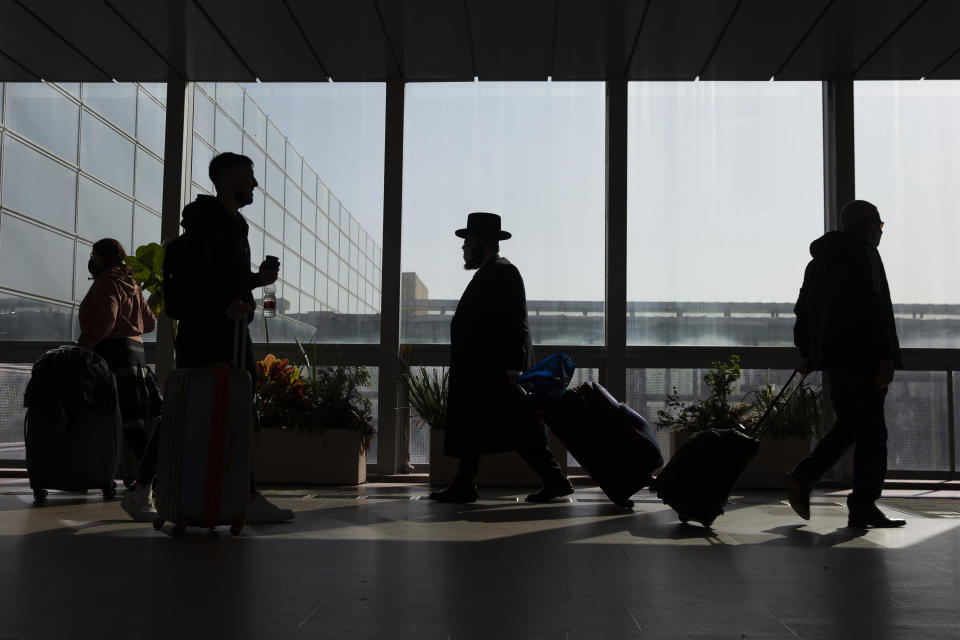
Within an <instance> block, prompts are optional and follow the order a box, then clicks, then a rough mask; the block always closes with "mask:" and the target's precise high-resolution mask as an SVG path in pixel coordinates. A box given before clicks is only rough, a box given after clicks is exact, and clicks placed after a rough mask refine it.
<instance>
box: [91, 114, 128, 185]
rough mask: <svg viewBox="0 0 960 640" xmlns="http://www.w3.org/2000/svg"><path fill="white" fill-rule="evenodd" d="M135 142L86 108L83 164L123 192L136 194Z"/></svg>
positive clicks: (92, 172)
mask: <svg viewBox="0 0 960 640" xmlns="http://www.w3.org/2000/svg"><path fill="white" fill-rule="evenodd" d="M133 157H134V144H133V143H132V142H130V141H129V140H127V139H126V138H124V137H123V136H122V135H120V134H119V133H117V132H116V131H114V130H113V129H111V128H110V127H108V126H107V125H105V124H104V123H103V122H101V121H100V120H99V119H97V118H96V117H94V116H93V115H91V114H89V113H87V112H84V113H83V115H82V117H81V131H80V168H81V169H82V170H84V171H87V172H88V173H91V174H93V175H95V176H97V177H98V178H100V179H101V180H103V181H104V182H107V183H109V184H111V185H113V186H115V187H117V188H118V189H120V190H121V191H123V192H124V193H129V194H133Z"/></svg>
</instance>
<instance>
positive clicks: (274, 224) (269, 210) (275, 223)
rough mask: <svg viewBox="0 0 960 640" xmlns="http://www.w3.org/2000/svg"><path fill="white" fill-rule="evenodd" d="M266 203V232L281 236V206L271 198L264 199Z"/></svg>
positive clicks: (282, 223)
mask: <svg viewBox="0 0 960 640" xmlns="http://www.w3.org/2000/svg"><path fill="white" fill-rule="evenodd" d="M265 205H266V226H265V227H264V228H265V229H266V230H267V232H268V233H270V234H271V235H273V237H275V238H282V237H283V225H284V222H283V219H284V214H283V207H281V206H280V205H278V204H277V203H276V202H274V200H273V198H269V197H268V198H266V199H265ZM274 255H276V254H274Z"/></svg>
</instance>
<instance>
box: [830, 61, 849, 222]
mask: <svg viewBox="0 0 960 640" xmlns="http://www.w3.org/2000/svg"><path fill="white" fill-rule="evenodd" d="M853 127H854V123H853V79H852V78H840V79H837V80H827V81H824V83H823V197H824V203H823V205H824V206H823V214H824V229H825V230H826V231H833V230H835V229H839V228H840V208H841V207H843V205H844V204H845V203H847V202H850V201H851V200H853V199H854V197H855V194H856V184H855V177H856V163H855V160H854V140H853Z"/></svg>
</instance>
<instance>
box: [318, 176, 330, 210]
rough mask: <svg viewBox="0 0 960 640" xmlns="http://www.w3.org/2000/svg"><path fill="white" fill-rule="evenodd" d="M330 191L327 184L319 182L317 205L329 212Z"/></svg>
mask: <svg viewBox="0 0 960 640" xmlns="http://www.w3.org/2000/svg"><path fill="white" fill-rule="evenodd" d="M329 195H330V191H329V190H328V189H327V185H325V184H323V183H322V182H319V181H318V182H317V206H318V207H320V211H323V212H324V213H327V211H328V209H327V207H328V206H329V203H328V198H329Z"/></svg>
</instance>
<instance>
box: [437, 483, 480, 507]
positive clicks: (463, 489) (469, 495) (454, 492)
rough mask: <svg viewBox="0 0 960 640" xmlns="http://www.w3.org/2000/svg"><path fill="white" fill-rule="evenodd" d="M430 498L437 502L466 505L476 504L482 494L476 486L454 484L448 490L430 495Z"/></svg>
mask: <svg viewBox="0 0 960 640" xmlns="http://www.w3.org/2000/svg"><path fill="white" fill-rule="evenodd" d="M429 498H430V499H431V500H436V501H437V502H450V503H457V504H466V503H469V502H476V501H477V500H478V499H479V498H480V493H479V492H478V491H477V487H476V486H474V485H466V484H457V483H454V484H452V485H450V486H449V487H447V488H446V489H442V490H440V491H434V492H433V493H431V494H430V496H429Z"/></svg>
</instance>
